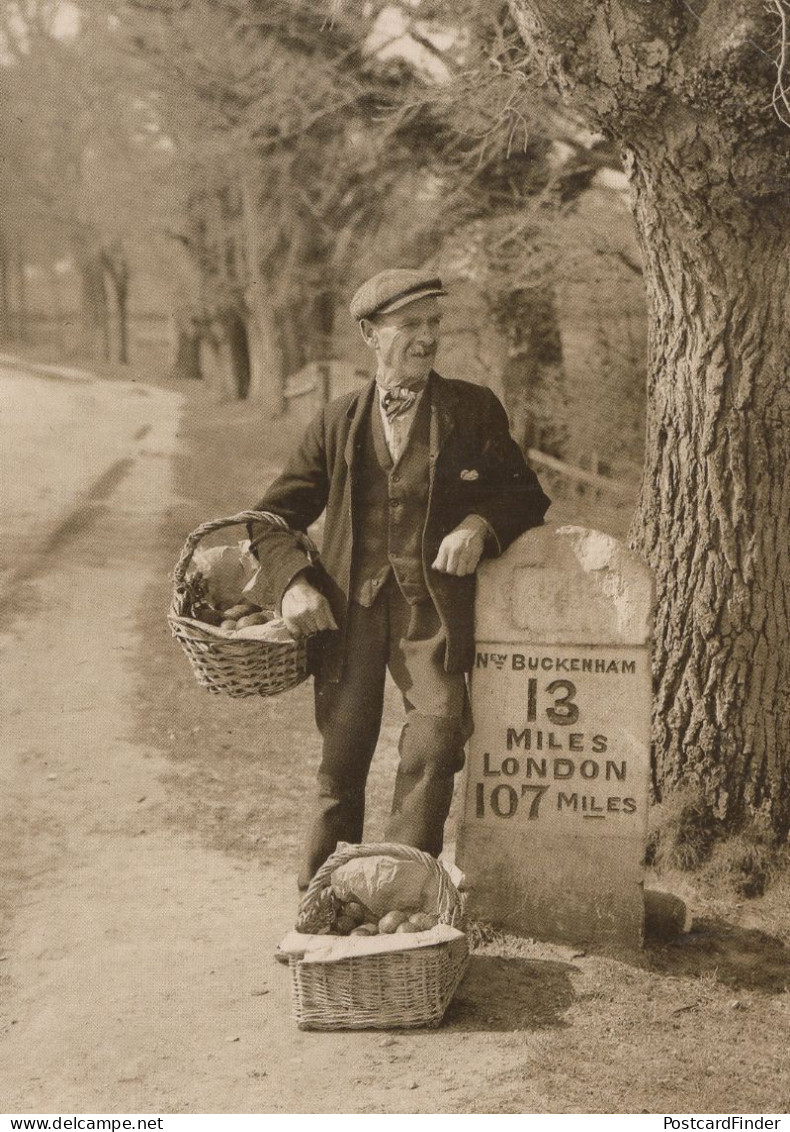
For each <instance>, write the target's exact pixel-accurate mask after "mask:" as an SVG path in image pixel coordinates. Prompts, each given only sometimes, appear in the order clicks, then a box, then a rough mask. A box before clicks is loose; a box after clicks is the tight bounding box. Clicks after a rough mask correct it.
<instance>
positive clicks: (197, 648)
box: [167, 511, 318, 697]
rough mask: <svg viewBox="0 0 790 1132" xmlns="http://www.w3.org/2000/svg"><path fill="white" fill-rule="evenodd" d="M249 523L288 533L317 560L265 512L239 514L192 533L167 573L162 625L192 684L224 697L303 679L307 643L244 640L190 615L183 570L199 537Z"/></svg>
mask: <svg viewBox="0 0 790 1132" xmlns="http://www.w3.org/2000/svg"><path fill="white" fill-rule="evenodd" d="M249 522H264V523H270V524H271V525H272V526H274V527H278V528H280V529H281V530H284V531H288V532H289V533H290V534H292V535H293V537H294V539H295V540H296V541H297V542H298V543H299V544H300V546H302V548H303V549H304V550H305V552H306V553H307V554H308V557H309V558H310V560H311V561H314V560H315V559H316V557H317V554H318V551H317V549H316V547H315V544H314V543H313V542H312V540H311V539H310V538H308V536H307V535H305V534H302V532H301V531H291V530H290V528H289V527H288V524H287V523H286V522H285V521H284V520H283V519H281V518H280V516H279V515H274V514H272V513H271V512H268V511H242V512H241V513H240V514H238V515H232V516H230V517H229V518H227V519H215V520H213V521H212V522H208V523H203V524H202V525H201V526H199V527H198V528H197V529H196V530H194V531H193V532H192V533H191V534H190V535H189V537H188V538H187V540H186V542H185V543H184V549H183V550H182V552H181V557H180V558H179V560H178V563H177V564H176V568H175V570H174V571H173V582H174V590H173V602H172V605H171V607H170V612H169V614H168V618H167V620H168V622H169V624H170V628H171V630H172V633H173V636H174V637H175V639H176V640H177V641H178V642H179V644H180V645H181V647H182V648H183V650H184V652H185V653H186V655H187V658H188V660H189V663H190V664H191V666H192V671H193V672H194V674H195V677H196V679H197V682H198V683H199V684H201V685H202V686H203V687H204V688H207V689H208V690H209V691H210V692H224V693H225V694H226V695H229V696H237V697H238V696H274V695H276V694H277V693H279V692H285V691H287V690H288V689H289V688H294V687H296V685H297V684H301V683H302V681H303V680H306V679H307V675H308V671H307V645H306V642H305V640H304V639H302V640H299V641H265V640H245V639H243V638H240V637H235V638H234V636H233V634H231V633H229V632H227V631H224V630H218V629H216V628H215V627H214V626H212V625H207V624H205V623H204V622H202V621H199V620H197V619H196V618H194V617H191V616H190V613H191V598H190V588H189V584H188V581H187V570H188V568H189V564H190V562H191V561H192V556H193V554H194V553H195V550H196V549H197V546H198V544H199V543H200V541H201V539H203V538H205V536H206V535H209V534H211V533H212V532H213V531H218V530H221V529H222V528H223V527H230V526H235V525H237V524H242V523H249Z"/></svg>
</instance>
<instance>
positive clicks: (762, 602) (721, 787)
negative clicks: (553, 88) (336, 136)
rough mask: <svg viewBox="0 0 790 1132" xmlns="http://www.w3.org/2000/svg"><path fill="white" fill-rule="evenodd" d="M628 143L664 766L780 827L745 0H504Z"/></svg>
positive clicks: (759, 156) (778, 423)
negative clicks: (639, 271)
mask: <svg viewBox="0 0 790 1132" xmlns="http://www.w3.org/2000/svg"><path fill="white" fill-rule="evenodd" d="M510 6H511V9H512V12H513V15H514V17H515V18H516V20H517V22H518V25H519V29H520V31H521V33H522V36H523V38H524V40H525V42H526V43H527V45H528V46H529V47H530V48H531V49H532V50H533V51H534V52H535V53H536V54H537V55H538V56H539V57H540V58H541V60H542V61H543V63H544V64H545V66H546V69H547V71H548V72H549V74H550V75H551V77H552V78H553V80H554V81H555V82H556V83H557V85H558V86H559V87H560V88H561V89H562V90H563V92H564V93H565V95H566V96H567V97H568V99H569V100H570V101H572V103H573V104H574V105H575V106H576V108H577V109H578V110H579V111H580V112H581V113H583V114H584V115H586V117H587V120H588V122H589V124H590V125H591V126H592V127H593V128H596V129H601V130H603V131H605V132H606V133H608V134H609V135H610V136H613V137H614V138H616V139H618V140H619V142H620V143H621V144H622V146H623V150H624V156H625V164H626V168H627V170H628V172H629V174H630V178H631V184H632V187H633V203H634V212H635V217H636V222H637V226H638V230H639V234H640V239H641V244H642V251H643V256H644V261H645V281H646V285H647V290H648V299H649V304H650V321H651V327H650V351H649V354H650V357H649V374H648V428H647V462H646V468H645V474H644V479H643V483H642V489H641V497H640V502H639V507H638V511H637V514H636V517H635V520H634V524H633V528H632V542H633V545H634V546H635V547H636V548H637V549H638V550H640V551H641V552H642V553H643V554H644V556H645V557H646V558H647V560H648V561H649V562H650V563H651V565H652V566H653V567H654V568H655V570H656V574H657V582H658V610H657V620H656V650H655V666H654V673H655V685H656V702H655V723H654V738H655V754H656V758H655V780H656V788H657V792H658V794H659V796H661V794H662V792H663V791H666V790H667V789H671V788H674V787H675V786H677V785H680V784H693V785H695V786H698V787H701V788H702V790H703V791H704V792H705V795H706V797H707V799H708V800H709V802H710V803H711V805H712V806H713V807H714V810H715V812H716V813H717V814H718V816H719V817H720V818H721V819H722V820H723V821H724V822H726V823H727V824H728V825H730V826H735V825H737V824H738V823H739V822H740V821H742V820H743V819H745V818H747V817H749V816H751V815H761V816H762V817H764V818H767V819H768V820H769V821H770V824H771V826H772V827H773V830H774V831H775V833H776V834H777V835H779V836H784V835H786V834H787V831H788V828H790V788H789V787H790V781H789V780H790V647H788V642H789V641H790V477H788V475H787V462H788V457H790V383H788V361H789V359H790V319H788V309H787V296H788V294H790V193H788V187H789V185H790V130H787V129H786V127H784V126H783V125H782V124H781V123H780V122H779V120H778V118H777V117H776V115H775V114H774V112H773V110H772V109H771V106H770V102H771V95H772V91H773V87H774V82H775V79H776V72H775V66H774V62H773V56H774V54H775V52H776V42H777V33H778V28H777V18H776V15H775V13H774V14H773V15H772V13H771V11H770V9H769V7H768V6H767V5H764V4H761V3H758V2H757V0H693V3H689V4H687V3H685V2H682V0H652V2H651V3H650V4H645V3H644V2H642V0H576V2H575V3H574V4H572V5H571V4H568V5H564V4H557V3H556V0H510Z"/></svg>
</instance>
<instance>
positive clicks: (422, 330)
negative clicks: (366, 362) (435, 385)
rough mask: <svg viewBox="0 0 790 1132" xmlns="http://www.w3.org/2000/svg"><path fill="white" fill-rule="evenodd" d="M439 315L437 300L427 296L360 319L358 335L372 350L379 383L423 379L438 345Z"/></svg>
mask: <svg viewBox="0 0 790 1132" xmlns="http://www.w3.org/2000/svg"><path fill="white" fill-rule="evenodd" d="M441 318H442V315H441V310H440V308H439V300H438V299H437V297H436V296H435V295H429V296H427V297H426V298H423V299H415V300H414V302H413V303H408V304H407V305H406V306H405V307H401V308H400V309H399V310H396V311H393V312H392V313H391V314H380V315H376V316H375V318H373V319H363V320H362V325H361V328H362V336H363V338H364V339H365V341H366V342H367V344H368V346H370V347H371V349H373V350H375V351H376V358H377V360H378V375H377V377H378V381H379V384H381V385H383V386H385V387H386V388H391V387H394V386H396V385H414V384H417V383H418V382H421V381H425V379H426V378H427V377H428V374H429V373H430V372H431V369H432V367H433V361H434V358H435V357H436V351H437V349H438V347H439V326H440V323H441Z"/></svg>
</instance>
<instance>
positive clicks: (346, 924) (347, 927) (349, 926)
mask: <svg viewBox="0 0 790 1132" xmlns="http://www.w3.org/2000/svg"><path fill="white" fill-rule="evenodd" d="M356 926H357V924H356V922H355V921H354V920H352V919H351V917H350V916H338V918H337V920H336V921H335V929H336V931H337V932H338V934H339V935H349V934H350V933H351V932H352V931H353V930H354V928H355V927H356Z"/></svg>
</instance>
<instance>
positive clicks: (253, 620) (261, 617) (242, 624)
mask: <svg viewBox="0 0 790 1132" xmlns="http://www.w3.org/2000/svg"><path fill="white" fill-rule="evenodd" d="M269 620H270V618H269V615H268V613H264V612H263V611H260V612H259V613H248V614H247V616H246V617H240V618H239V619H238V621H237V622H236V628H237V629H246V628H247V627H248V626H249V625H265V624H266V622H267V621H269Z"/></svg>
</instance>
